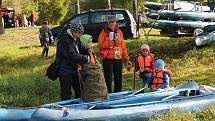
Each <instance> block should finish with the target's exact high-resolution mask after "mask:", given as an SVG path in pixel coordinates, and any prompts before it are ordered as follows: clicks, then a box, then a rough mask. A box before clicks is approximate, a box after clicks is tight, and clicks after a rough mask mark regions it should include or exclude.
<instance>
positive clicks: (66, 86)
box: [59, 74, 81, 101]
mask: <svg viewBox="0 0 215 121" xmlns="http://www.w3.org/2000/svg"><path fill="white" fill-rule="evenodd" d="M59 80H60V88H61V101H63V100H70V99H71V94H72V91H71V89H72V88H73V89H74V91H75V98H80V97H81V88H80V87H81V86H80V82H79V77H78V74H70V75H60V76H59Z"/></svg>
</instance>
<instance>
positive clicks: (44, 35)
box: [39, 21, 52, 58]
mask: <svg viewBox="0 0 215 121" xmlns="http://www.w3.org/2000/svg"><path fill="white" fill-rule="evenodd" d="M39 32H40V35H39V38H40V43H41V46H43V47H44V48H43V52H42V57H44V56H45V57H46V58H47V57H48V52H49V39H50V38H51V36H52V34H51V31H50V29H49V28H48V21H44V22H43V25H42V27H41V28H40V29H39Z"/></svg>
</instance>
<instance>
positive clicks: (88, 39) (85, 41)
mask: <svg viewBox="0 0 215 121" xmlns="http://www.w3.org/2000/svg"><path fill="white" fill-rule="evenodd" d="M92 39H93V38H92V36H91V35H88V34H84V35H82V36H81V37H80V41H81V43H82V45H84V46H86V47H88V48H90V49H92ZM89 59H90V62H89V63H90V64H95V63H96V62H98V61H97V60H96V58H95V55H94V53H93V52H91V53H90V55H89Z"/></svg>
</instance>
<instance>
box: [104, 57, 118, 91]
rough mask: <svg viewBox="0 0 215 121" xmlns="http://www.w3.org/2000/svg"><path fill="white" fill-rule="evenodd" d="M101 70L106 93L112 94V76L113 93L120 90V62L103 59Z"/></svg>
mask: <svg viewBox="0 0 215 121" xmlns="http://www.w3.org/2000/svg"><path fill="white" fill-rule="evenodd" d="M103 69H104V76H105V82H106V85H107V88H108V92H109V93H111V92H112V74H113V75H114V92H120V91H121V90H122V60H115V59H104V60H103Z"/></svg>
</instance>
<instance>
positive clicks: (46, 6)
mask: <svg viewBox="0 0 215 121" xmlns="http://www.w3.org/2000/svg"><path fill="white" fill-rule="evenodd" d="M39 4H40V13H39V17H40V20H39V21H40V22H42V21H43V20H49V21H50V22H51V23H52V24H58V23H59V22H60V21H62V20H63V18H64V16H65V15H66V13H67V11H68V10H67V8H68V3H67V2H66V0H51V1H41V2H40V3H39Z"/></svg>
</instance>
